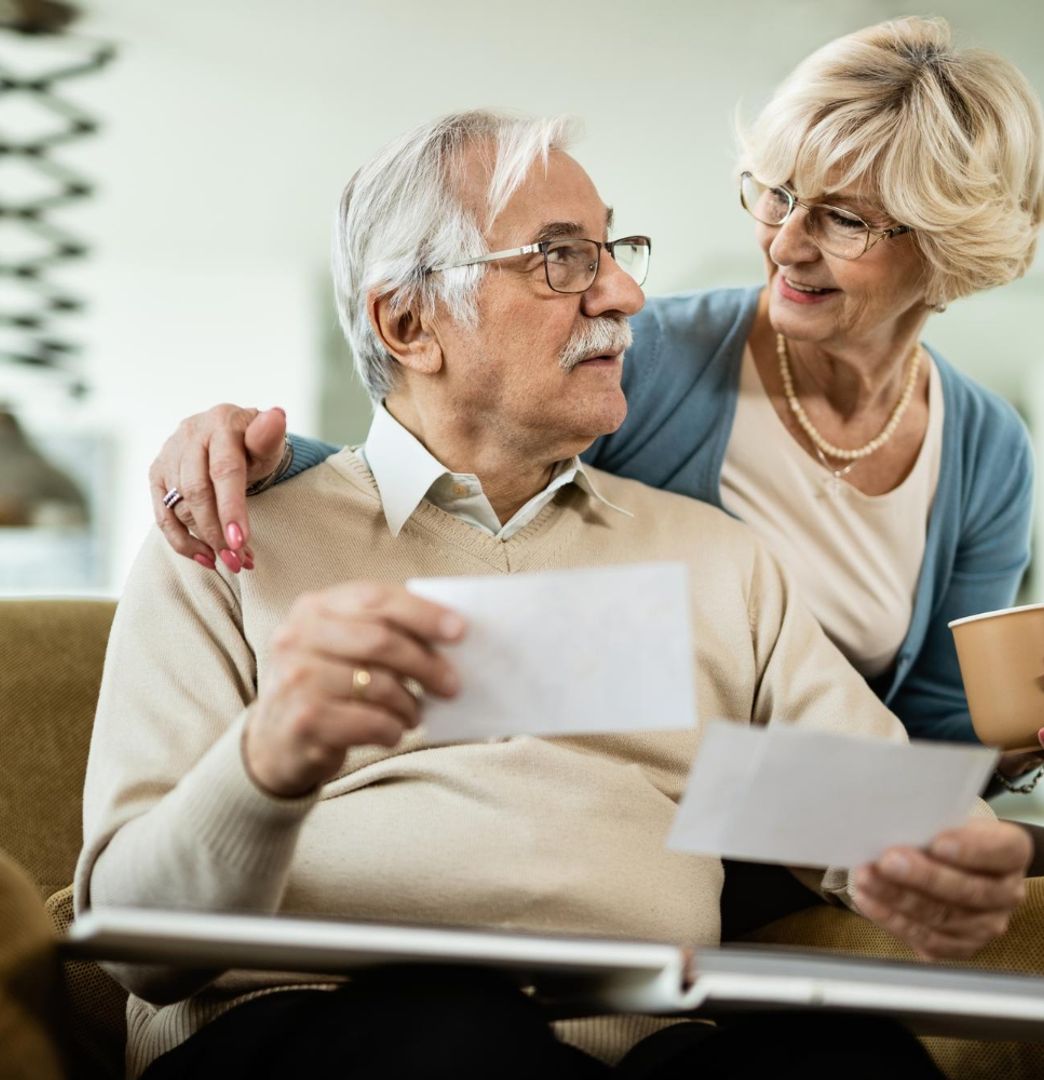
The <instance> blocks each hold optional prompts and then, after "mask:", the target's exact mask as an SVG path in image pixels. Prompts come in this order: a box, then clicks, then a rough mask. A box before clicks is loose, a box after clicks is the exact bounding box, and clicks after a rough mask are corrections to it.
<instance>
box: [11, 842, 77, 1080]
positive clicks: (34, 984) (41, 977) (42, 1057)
mask: <svg viewBox="0 0 1044 1080" xmlns="http://www.w3.org/2000/svg"><path fill="white" fill-rule="evenodd" d="M59 986H60V982H59V976H58V960H57V953H56V951H55V947H54V933H53V932H52V930H51V925H50V923H49V922H48V919H47V914H46V912H45V911H44V907H43V904H42V903H41V902H40V894H39V892H38V890H37V888H36V885H35V884H34V883H33V881H32V879H31V878H30V877H29V876H28V874H26V873H25V871H24V870H22V868H21V867H20V866H18V864H17V863H15V861H14V860H13V859H11V858H9V857H8V856H7V855H5V854H4V853H3V852H0V1047H2V1057H3V1075H4V1076H5V1077H11V1078H12V1080H19V1078H20V1080H60V1078H61V1077H63V1076H65V1069H64V1065H63V1061H62V1054H61V1051H60V1049H59V1045H58V1032H59V1031H60V1030H61V1029H60V1026H59V1018H60V1016H61V1013H60V994H59Z"/></svg>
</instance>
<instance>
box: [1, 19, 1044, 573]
mask: <svg viewBox="0 0 1044 1080" xmlns="http://www.w3.org/2000/svg"><path fill="white" fill-rule="evenodd" d="M86 7H87V8H88V10H89V17H88V18H87V19H86V20H85V21H84V23H83V24H82V29H83V30H84V31H89V32H91V33H94V34H97V35H98V36H101V37H106V38H110V39H112V40H114V41H116V42H117V43H118V45H119V47H120V56H119V58H118V60H117V61H116V63H115V64H114V65H113V66H112V67H111V68H110V69H109V70H108V71H107V72H106V73H104V74H103V75H100V76H98V77H95V78H92V79H90V80H84V81H82V82H81V83H79V84H78V85H77V87H76V90H77V92H78V93H79V94H81V95H82V97H83V98H84V99H85V100H86V101H89V102H90V103H91V104H92V105H93V107H94V108H95V109H96V110H97V111H99V112H100V113H101V114H102V115H103V117H104V118H105V121H106V124H107V127H106V131H105V133H104V135H103V136H102V137H101V138H99V139H98V140H96V141H95V142H94V143H93V145H91V146H89V147H87V146H85V147H84V148H82V149H81V150H77V151H76V152H75V154H73V155H71V156H74V157H75V159H76V160H77V161H78V162H80V163H81V164H82V165H83V166H84V167H85V168H86V169H88V170H89V171H90V172H91V173H93V175H94V176H95V177H96V178H97V179H98V180H99V181H100V183H101V185H102V188H103V190H102V195H101V198H100V199H99V201H98V202H97V204H96V206H94V207H93V208H91V210H90V211H89V213H85V214H82V215H80V217H79V221H80V222H81V223H82V225H83V226H84V227H85V228H86V229H87V230H88V232H89V233H90V235H91V236H92V237H93V238H94V240H95V241H96V242H97V245H98V251H97V255H96V257H95V258H94V259H93V261H92V263H91V264H90V267H89V270H88V271H87V272H85V273H83V274H81V275H80V276H79V278H78V280H79V282H80V284H81V285H82V286H83V287H84V288H86V289H88V290H89V292H90V293H91V294H92V295H93V297H94V301H95V307H94V309H93V312H92V314H91V315H90V317H89V318H88V319H85V320H84V321H83V324H82V326H80V327H78V328H77V329H78V330H79V331H82V335H83V336H84V337H85V339H86V341H87V342H88V344H89V349H90V352H89V363H88V366H87V374H88V376H89V378H90V381H91V382H92V384H93V386H94V393H93V395H92V397H91V398H90V399H89V400H88V401H87V403H86V404H84V405H82V406H76V407H70V406H68V405H65V404H64V403H62V402H61V401H60V400H57V399H56V396H55V395H54V394H52V393H49V392H45V391H44V390H43V389H42V388H41V389H40V390H39V391H33V392H31V393H26V391H25V386H24V381H23V383H22V384H19V386H18V387H17V388H14V389H9V388H7V387H6V386H5V383H4V382H3V380H4V379H9V378H11V377H10V376H9V375H7V374H5V373H3V370H2V369H0V398H2V397H3V395H4V393H5V392H8V393H13V394H14V396H16V397H17V398H18V399H19V400H21V401H23V402H24V403H25V407H26V410H27V413H28V415H29V416H30V419H32V420H33V422H35V423H37V424H39V425H40V426H46V425H49V424H54V423H56V422H57V423H61V424H63V425H69V426H73V427H77V428H81V429H82V428H87V429H90V428H102V429H105V430H107V431H111V432H112V434H113V437H114V440H115V444H116V448H117V455H116V467H115V473H114V477H113V490H112V510H113V527H114V528H113V533H112V535H113V537H114V539H113V572H112V580H111V583H110V586H109V591H112V592H116V591H118V589H119V585H120V582H121V581H122V580H123V577H124V576H125V573H126V569H127V566H128V564H129V560H130V559H131V558H132V556H133V552H134V551H135V550H136V548H137V546H138V544H139V543H140V540H141V536H142V535H143V533H144V531H145V529H146V528H148V527H149V523H150V520H151V517H150V511H149V505H148V499H147V492H146V483H145V473H146V469H147V466H148V463H149V461H150V460H151V457H152V456H153V453H154V451H155V450H156V449H157V448H158V446H159V444H160V442H161V441H162V438H163V436H164V435H165V434H166V433H167V432H168V431H169V430H170V429H172V428H173V426H174V424H175V422H176V420H177V418H178V417H180V416H181V415H183V414H186V413H188V412H191V411H194V410H197V409H200V408H203V407H205V406H206V405H208V404H211V403H213V402H215V401H219V400H233V401H238V402H242V403H247V404H257V405H262V406H265V405H269V404H276V403H278V404H282V405H283V406H284V407H285V408H287V410H288V412H289V413H290V417H291V421H292V423H293V425H294V426H295V427H296V428H297V429H298V430H303V431H312V430H315V428H316V425H317V421H318V416H319V406H320V402H319V400H318V398H319V373H318V372H319V358H320V353H321V351H322V350H321V342H322V340H323V337H324V336H325V335H326V333H327V331H328V329H329V312H328V311H327V310H325V309H324V307H323V303H322V295H321V289H320V288H319V287H318V284H317V283H318V282H319V281H321V275H322V272H323V266H324V264H325V260H326V251H327V244H328V228H329V224H330V220H331V215H332V211H333V207H334V205H335V202H336V199H337V195H338V193H339V190H340V187H341V186H342V184H343V183H344V181H345V180H346V179H347V177H348V176H349V175H350V174H351V172H352V171H353V169H354V168H355V167H356V166H357V165H358V164H359V163H360V162H361V161H362V160H364V159H365V158H366V157H367V156H368V155H370V154H371V153H372V152H373V151H374V150H375V149H376V148H377V147H378V146H379V145H380V144H381V143H382V142H383V141H385V140H386V139H387V138H389V137H390V136H392V135H394V134H396V133H398V132H399V131H401V130H403V129H404V128H406V127H408V126H410V125H412V124H414V123H416V122H418V121H420V120H422V119H424V118H427V117H430V116H432V115H434V114H437V113H439V112H443V111H446V110H450V109H455V108H461V107H467V106H475V105H498V106H510V107H516V108H519V109H522V110H524V111H528V112H561V111H569V112H575V113H577V114H579V115H581V116H582V117H583V118H584V120H585V122H586V129H587V133H588V134H587V138H586V140H585V141H584V142H583V143H582V144H581V145H580V147H579V148H578V157H579V158H580V159H581V161H582V162H583V163H584V164H585V165H586V166H587V167H588V168H589V170H590V171H591V173H592V175H593V176H594V177H595V178H596V180H597V182H598V183H599V185H600V187H601V190H602V194H603V197H605V198H606V199H607V200H608V201H610V202H612V203H613V204H615V206H616V208H617V214H618V221H619V226H620V229H621V230H622V231H623V232H627V231H642V232H648V233H650V234H651V235H652V236H653V237H654V241H655V251H654V263H653V270H652V273H651V274H650V279H649V282H648V288H649V290H650V291H652V292H658V291H668V290H673V289H677V288H684V287H688V286H695V285H705V284H714V283H738V282H744V281H752V280H756V279H757V277H758V275H759V273H760V261H759V257H758V256H757V253H756V252H755V250H754V248H753V244H752V242H751V236H750V228H749V226H748V223H747V222H746V221H745V220H744V216H743V214H742V211H741V210H739V208H738V202H737V197H736V194H735V192H734V190H733V182H732V172H731V164H732V158H731V146H732V141H731V134H730V131H731V116H732V110H733V108H734V106H735V105H736V103H737V102H738V101H739V100H740V99H743V100H744V101H746V102H748V103H749V105H750V107H751V108H755V107H756V106H757V105H759V104H760V103H761V102H762V101H763V100H764V98H765V97H766V95H767V94H768V92H769V91H770V89H771V87H772V86H773V85H774V84H775V83H776V82H777V81H778V80H779V79H780V78H781V77H782V76H783V75H784V74H785V73H786V72H787V70H789V68H790V67H791V66H792V65H793V64H794V63H795V62H796V61H797V60H798V59H800V58H801V57H802V56H803V55H804V54H805V53H806V52H808V51H809V50H810V49H812V48H813V47H815V46H817V45H819V44H821V43H822V42H824V41H826V40H828V39H830V38H831V37H834V36H836V35H837V34H840V33H843V32H846V31H849V30H854V29H857V28H859V27H860V26H863V25H866V24H868V23H871V22H875V21H878V20H879V19H882V18H885V17H888V16H890V15H894V14H902V13H904V9H902V8H900V7H899V6H896V5H893V4H889V3H881V2H873V0H862V2H855V0H832V2H831V0H822V2H812V0H788V2H785V3H768V2H767V0H734V2H732V3H729V4H724V5H723V4H705V3H694V2H689V3H685V2H670V0H648V2H645V3H641V4H636V3H622V2H618V0H573V2H563V0H528V2H527V3H526V4H518V3H504V2H501V0H495V2H494V0H445V2H442V3H432V2H430V0H399V2H398V3H394V4H391V3H388V2H387V0H356V2H347V0H295V2H294V3H290V4H288V3H278V4H277V3H274V2H271V0H221V2H220V3H215V2H214V0H179V2H178V3H167V2H160V0H94V2H93V3H92V2H90V0H88V3H87V4H86ZM935 11H936V12H937V13H939V14H944V15H946V16H948V17H949V18H950V19H951V22H953V24H954V25H955V26H956V27H957V28H958V30H959V31H960V36H961V38H962V39H963V40H964V41H965V42H967V43H969V44H980V45H985V46H988V47H991V48H996V49H999V50H1001V51H1002V52H1004V53H1005V54H1006V55H1008V56H1009V57H1011V58H1012V59H1013V60H1014V61H1015V62H1016V63H1018V64H1019V65H1020V66H1021V67H1022V68H1023V70H1025V71H1026V72H1027V74H1029V75H1030V77H1031V79H1032V80H1033V81H1034V83H1035V85H1036V86H1037V88H1038V90H1041V91H1044V54H1042V52H1041V50H1040V43H1041V41H1044V6H1040V5H1029V4H1025V3H1023V2H1021V0H1000V2H997V3H992V4H989V5H985V4H981V3H979V2H972V0H957V2H941V3H939V4H938V5H937V6H936V8H935ZM71 85H72V84H70V88H71ZM1038 267H1039V263H1038ZM1042 296H1044V273H1042V272H1041V270H1040V269H1039V268H1038V269H1037V270H1036V271H1035V272H1034V274H1033V276H1032V278H1031V279H1030V280H1027V281H1026V282H1023V283H1020V284H1019V285H1018V286H1015V287H1012V288H1010V289H1008V290H1004V291H1003V292H999V293H997V294H991V295H987V296H983V297H979V298H977V299H975V300H974V301H971V302H968V303H967V304H961V305H957V306H956V307H954V308H953V309H952V310H951V311H949V312H947V313H946V315H944V316H942V317H940V318H939V320H938V325H937V326H932V327H931V328H930V333H929V337H930V339H931V340H933V341H934V342H936V343H938V344H940V345H941V346H943V347H945V348H948V349H949V350H950V352H951V355H952V358H953V359H954V360H956V361H957V362H958V363H960V364H962V365H963V366H965V367H966V369H967V370H969V371H972V372H973V373H976V374H978V375H980V376H981V377H982V378H984V379H985V380H986V381H988V382H990V383H992V384H993V385H996V386H998V387H999V388H1001V389H1002V390H1004V391H1005V392H1007V393H1009V394H1012V395H1016V396H1018V395H1022V394H1023V385H1024V383H1026V382H1027V380H1028V379H1029V373H1031V372H1032V371H1033V370H1034V369H1035V367H1036V366H1039V364H1040V362H1041V360H1042V359H1044V330H1042V329H1041V321H1040V317H1039V316H1040V313H1041V311H1042V310H1044V305H1042V303H1041V300H1042ZM1023 396H1028V393H1027V395H1023ZM1036 396H1037V397H1038V398H1039V397H1040V394H1039V392H1038V393H1037V395H1036ZM357 427H358V424H357V422H356V423H355V424H354V425H353V424H352V423H350V422H348V421H347V420H346V423H345V435H346V436H350V435H352V434H355V430H356V429H357Z"/></svg>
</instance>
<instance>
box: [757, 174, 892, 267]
mask: <svg viewBox="0 0 1044 1080" xmlns="http://www.w3.org/2000/svg"><path fill="white" fill-rule="evenodd" d="M740 203H741V204H742V206H743V209H744V210H746V211H747V212H748V213H749V214H750V216H751V217H752V218H754V220H755V221H760V222H761V224H762V225H772V226H777V227H778V226H780V225H782V224H783V223H784V222H785V221H786V220H787V218H789V217H790V215H791V214H792V213H793V212H794V208H795V207H798V206H800V207H801V208H802V209H803V210H805V211H806V217H805V228H806V229H808V232H809V234H810V235H811V237H812V239H813V240H815V242H816V243H817V244H818V245H819V247H820V249H821V250H822V251H825V252H826V253H827V254H828V255H834V256H836V257H837V258H839V259H858V258H859V256H860V255H865V254H866V253H867V252H868V251H869V250H870V249H871V248H872V247H873V246H874V245H875V244H876V243H877V242H878V241H879V240H886V239H887V240H891V239H892V237H894V236H901V235H902V234H903V233H908V232H911V231H912V230H911V228H910V226H909V225H895V226H893V227H892V228H890V229H875V228H874V227H873V226H872V225H869V224H868V223H867V222H865V221H864V220H863V219H862V218H861V217H860V216H859V215H858V214H853V213H852V211H851V210H845V209H844V208H843V207H840V206H831V205H829V204H828V203H807V202H803V201H802V200H801V199H799V198H798V197H797V196H796V195H795V194H794V192H792V191H791V190H790V188H788V187H785V186H784V185H783V184H776V185H775V186H774V187H770V186H769V185H768V184H763V183H762V182H761V181H760V180H758V179H757V178H756V177H755V176H753V175H752V174H751V173H749V172H745V173H742V174H741V176H740Z"/></svg>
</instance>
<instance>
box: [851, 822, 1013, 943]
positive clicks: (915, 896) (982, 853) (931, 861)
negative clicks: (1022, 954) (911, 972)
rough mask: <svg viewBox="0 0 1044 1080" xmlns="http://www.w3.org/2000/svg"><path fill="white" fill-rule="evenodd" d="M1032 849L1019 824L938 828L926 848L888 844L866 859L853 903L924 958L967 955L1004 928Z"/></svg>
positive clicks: (856, 880) (857, 873)
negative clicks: (871, 859) (878, 855)
mask: <svg viewBox="0 0 1044 1080" xmlns="http://www.w3.org/2000/svg"><path fill="white" fill-rule="evenodd" d="M1031 854H1032V844H1031V842H1030V839H1029V837H1028V836H1027V835H1026V833H1025V832H1024V831H1023V830H1022V829H1020V828H1018V826H1016V825H1012V824H1011V823H1010V822H1006V821H971V822H969V823H968V824H967V825H963V826H962V827H961V828H959V829H950V830H948V831H946V832H943V833H940V834H939V835H938V836H937V837H936V838H935V839H934V840H933V841H932V843H931V844H930V845H929V847H928V849H927V850H926V851H919V850H917V849H916V848H906V847H894V848H889V850H888V851H886V852H885V853H884V854H883V855H882V856H881V858H880V859H878V860H877V862H874V863H868V864H867V865H866V866H861V867H860V868H859V869H858V870H856V871H855V873H854V875H853V881H854V884H855V901H856V905H857V906H858V908H859V910H860V911H861V912H862V913H863V914H864V915H865V916H866V917H867V918H868V919H871V920H872V921H873V922H875V923H877V925H878V926H880V927H882V928H883V929H885V930H887V931H889V933H891V934H894V935H895V936H896V937H897V938H899V940H900V941H904V942H906V944H907V945H909V946H910V947H911V948H912V949H913V950H914V952H915V953H917V955H918V956H920V957H921V958H922V959H925V960H946V959H950V960H963V959H967V958H968V957H970V956H973V955H974V954H975V953H977V952H978V951H979V950H980V949H981V948H983V947H984V946H985V945H988V944H989V943H990V942H991V941H993V939H994V938H996V937H999V936H1000V935H1001V934H1003V933H1004V931H1005V930H1007V928H1008V922H1009V920H1010V918H1011V914H1012V912H1013V911H1014V910H1015V908H1016V907H1018V905H1019V903H1020V902H1021V901H1022V898H1023V896H1024V894H1025V889H1024V885H1023V881H1024V878H1025V873H1026V866H1027V865H1028V863H1029V860H1030V856H1031Z"/></svg>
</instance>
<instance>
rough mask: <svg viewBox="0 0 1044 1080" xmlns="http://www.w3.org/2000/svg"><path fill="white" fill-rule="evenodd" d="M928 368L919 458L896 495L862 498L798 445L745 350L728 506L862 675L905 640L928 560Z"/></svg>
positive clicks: (938, 412) (931, 421)
mask: <svg viewBox="0 0 1044 1080" xmlns="http://www.w3.org/2000/svg"><path fill="white" fill-rule="evenodd" d="M928 365H929V376H928V430H927V432H926V434H925V437H924V442H923V443H922V444H921V451H920V453H919V454H918V456H917V461H916V463H915V464H914V467H913V469H912V470H911V471H910V474H909V475H908V476H907V477H906V479H905V480H904V481H903V482H902V483H901V484H900V485H899V486H898V487H897V488H895V489H893V490H892V491H889V492H887V493H886V494H884V495H864V494H863V493H862V492H861V491H859V490H858V489H857V488H854V487H853V486H852V485H851V484H849V483H847V482H846V481H844V480H841V481H836V480H835V479H834V477H833V475H832V474H831V473H830V471H829V470H828V469H826V468H825V467H824V466H823V465H822V464H821V463H820V462H819V461H817V460H816V459H815V458H814V457H811V456H810V455H809V454H807V453H806V452H805V450H804V449H803V448H802V447H801V446H799V445H798V443H797V442H795V440H794V438H793V436H792V435H791V434H790V432H789V431H787V429H786V427H785V426H784V425H783V422H782V421H781V420H780V418H779V416H778V415H777V413H776V410H775V409H774V408H773V406H772V402H771V401H770V400H769V397H768V395H767V394H766V393H765V388H764V386H763V385H762V382H761V376H760V375H759V374H758V370H757V367H756V366H755V364H754V357H753V354H752V353H751V351H750V346H749V345H748V346H747V348H746V349H745V350H744V353H743V368H742V371H741V373H740V392H739V400H738V403H737V406H736V419H735V422H734V424H733V426H732V434H731V436H730V437H729V445H728V448H727V450H726V452H725V461H724V464H723V465H722V470H721V499H722V504H723V505H724V506H725V508H726V509H727V510H728V511H729V512H730V513H733V514H735V515H736V516H737V517H738V518H740V519H741V520H743V521H745V522H746V523H747V524H748V525H750V526H751V527H752V528H753V529H754V530H755V532H757V533H758V534H759V535H760V536H761V538H762V539H763V540H764V541H765V542H766V543H767V544H768V547H769V550H770V551H772V553H773V554H774V555H775V556H776V558H778V559H779V560H780V562H782V563H783V565H784V566H785V567H787V569H788V570H789V571H790V573H791V574H792V575H793V576H794V578H795V579H796V580H797V583H798V587H799V588H800V590H801V596H802V599H803V600H804V601H805V603H806V604H807V605H808V607H809V608H811V610H812V614H813V615H815V617H816V618H817V619H818V620H819V623H820V625H821V626H822V627H823V629H824V630H825V631H826V634H827V636H828V637H829V638H830V639H831V640H832V641H833V642H834V644H835V645H837V647H838V648H839V649H840V650H841V652H843V653H844V654H845V656H846V657H847V658H848V660H849V662H850V663H851V664H852V665H853V667H855V668H856V670H857V671H859V672H860V673H861V674H862V675H863V676H864V677H865V678H873V677H874V676H875V675H879V674H880V673H881V672H883V671H885V670H886V669H887V668H888V667H889V666H890V665H891V663H892V662H893V660H894V659H895V656H896V653H898V651H899V647H900V645H902V643H903V639H904V638H905V637H906V631H907V629H908V627H909V625H910V617H911V614H912V612H913V601H914V592H915V591H916V589H917V578H918V575H919V574H920V572H921V562H922V561H923V559H924V545H925V536H926V534H927V530H928V514H929V511H930V510H931V507H932V499H933V498H934V497H935V486H936V482H937V480H938V476H939V459H940V455H941V453H942V426H943V396H942V387H941V385H940V382H939V373H938V371H937V370H936V367H935V364H934V363H932V361H931V358H930V357H928ZM856 468H857V469H858V468H859V466H858V465H857V466H856Z"/></svg>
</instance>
